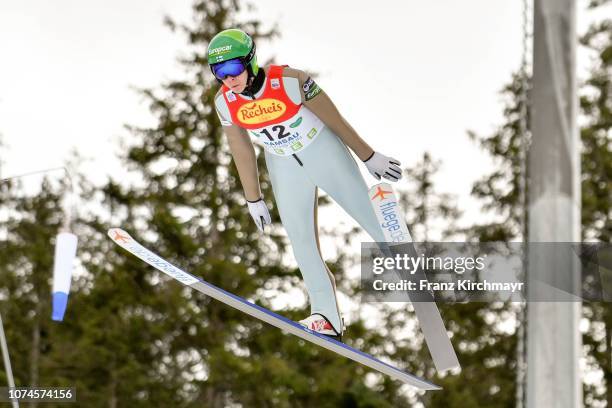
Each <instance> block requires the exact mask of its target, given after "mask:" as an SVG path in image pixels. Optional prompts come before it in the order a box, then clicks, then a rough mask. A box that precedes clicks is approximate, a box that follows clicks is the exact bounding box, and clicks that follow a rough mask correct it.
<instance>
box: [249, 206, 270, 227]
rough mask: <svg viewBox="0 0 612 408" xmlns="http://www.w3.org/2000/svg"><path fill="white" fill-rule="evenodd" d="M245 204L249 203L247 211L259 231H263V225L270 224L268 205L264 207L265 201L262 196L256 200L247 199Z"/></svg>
mask: <svg viewBox="0 0 612 408" xmlns="http://www.w3.org/2000/svg"><path fill="white" fill-rule="evenodd" d="M247 204H248V205H249V212H250V213H251V217H253V220H254V221H255V224H256V225H257V228H259V230H260V231H261V232H264V225H266V224H268V225H270V224H272V220H271V219H270V212H269V211H268V207H266V203H265V201H264V200H263V198H260V199H259V200H257V201H249V200H247Z"/></svg>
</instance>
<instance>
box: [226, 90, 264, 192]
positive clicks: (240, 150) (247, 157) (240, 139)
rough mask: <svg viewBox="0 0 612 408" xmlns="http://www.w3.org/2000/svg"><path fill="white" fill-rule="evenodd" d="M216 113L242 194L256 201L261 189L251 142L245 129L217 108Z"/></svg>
mask: <svg viewBox="0 0 612 408" xmlns="http://www.w3.org/2000/svg"><path fill="white" fill-rule="evenodd" d="M217 95H218V97H219V95H221V94H220V93H218V94H217ZM220 98H221V99H223V96H222V95H221V96H220ZM217 100H218V98H217V97H216V98H215V101H217ZM215 104H216V103H215ZM217 114H218V115H219V118H220V119H221V124H222V125H223V130H224V131H225V136H226V137H227V141H228V142H229V147H230V151H231V153H232V158H233V160H234V164H235V165H236V168H237V169H238V176H239V177H240V183H241V184H242V189H243V190H244V196H245V198H246V199H247V200H248V201H257V200H259V199H260V198H261V190H260V188H259V174H258V172H257V157H256V156H255V148H254V147H253V143H252V142H251V139H250V138H249V135H248V133H247V131H246V130H245V129H243V128H241V127H239V126H236V125H234V124H232V123H231V122H229V121H228V120H227V119H226V118H224V116H223V115H222V114H221V113H220V112H219V109H217Z"/></svg>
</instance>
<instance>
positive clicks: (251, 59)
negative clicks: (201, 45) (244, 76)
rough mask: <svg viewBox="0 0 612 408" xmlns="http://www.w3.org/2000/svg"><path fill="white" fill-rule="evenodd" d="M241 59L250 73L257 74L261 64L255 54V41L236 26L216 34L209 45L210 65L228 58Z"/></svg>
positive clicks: (208, 56) (208, 57) (208, 58)
mask: <svg viewBox="0 0 612 408" xmlns="http://www.w3.org/2000/svg"><path fill="white" fill-rule="evenodd" d="M235 58H238V59H240V60H241V61H242V62H243V63H244V65H245V67H246V68H247V70H248V71H249V74H250V75H253V76H255V75H257V71H258V70H259V66H258V65H257V57H256V56H255V42H254V41H253V39H252V38H251V37H250V36H249V35H248V34H247V33H245V32H244V31H242V30H238V29H236V28H230V29H229V30H223V31H221V32H220V33H219V34H217V35H215V36H214V37H213V39H212V40H210V44H209V45H208V52H207V60H208V65H214V64H218V63H219V62H224V61H227V60H231V59H235Z"/></svg>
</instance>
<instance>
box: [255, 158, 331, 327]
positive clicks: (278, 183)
mask: <svg viewBox="0 0 612 408" xmlns="http://www.w3.org/2000/svg"><path fill="white" fill-rule="evenodd" d="M306 150H308V149H306ZM265 158H266V166H267V168H268V173H269V175H270V180H271V182H272V190H273V191H274V198H275V200H276V205H277V208H278V212H279V215H280V217H281V221H282V223H283V226H284V227H285V230H286V231H287V235H288V236H289V240H290V241H291V246H292V248H293V254H294V256H295V259H296V261H297V263H298V266H299V268H300V272H301V274H302V277H303V278H304V283H305V284H306V288H307V290H308V295H309V297H310V304H311V313H320V314H322V315H324V316H325V317H326V318H327V319H328V320H329V321H330V323H331V324H332V325H333V326H334V328H335V329H336V331H338V332H339V333H340V332H341V331H342V323H341V318H340V312H339V310H338V302H337V299H336V284H335V280H334V277H333V275H332V274H331V272H330V271H329V270H328V269H327V265H325V262H324V261H323V259H322V257H321V253H320V251H319V242H318V231H317V187H316V185H315V184H314V183H313V182H312V181H311V180H310V177H309V176H308V174H306V172H305V171H304V168H303V167H302V166H300V164H299V163H298V162H297V161H296V160H295V159H294V158H293V157H291V156H288V157H281V156H276V155H274V154H271V153H269V152H267V151H266V152H265Z"/></svg>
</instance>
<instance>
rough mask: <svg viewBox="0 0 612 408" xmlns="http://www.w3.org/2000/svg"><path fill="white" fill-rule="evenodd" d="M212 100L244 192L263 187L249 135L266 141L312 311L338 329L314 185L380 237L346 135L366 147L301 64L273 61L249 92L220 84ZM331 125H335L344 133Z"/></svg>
mask: <svg viewBox="0 0 612 408" xmlns="http://www.w3.org/2000/svg"><path fill="white" fill-rule="evenodd" d="M315 102H316V103H315ZM215 106H216V109H217V113H218V115H219V117H220V119H221V123H222V124H223V126H224V129H225V131H226V132H225V133H226V135H227V137H228V140H229V143H230V148H231V151H232V155H233V158H234V162H235V163H236V166H237V167H238V170H239V175H240V179H241V182H242V184H243V187H244V189H245V195H246V196H247V199H249V200H256V199H257V198H259V196H260V195H261V193H260V192H259V184H258V176H257V170H256V164H253V163H254V157H255V156H254V151H253V146H252V144H251V140H250V138H249V135H250V136H251V137H252V138H253V141H254V142H255V143H258V144H260V145H262V146H263V147H264V149H265V160H266V167H267V169H268V172H269V175H270V180H271V182H272V190H273V192H274V197H275V199H276V204H277V208H278V212H279V214H280V217H281V221H282V224H283V226H284V227H285V230H286V231H287V235H288V236H289V240H290V242H291V245H292V248H293V253H294V256H295V259H296V261H297V264H298V266H299V269H300V272H301V274H302V277H303V279H304V283H305V285H306V288H307V291H308V295H309V299H310V304H311V313H320V314H322V315H324V316H325V317H327V319H329V321H330V322H331V323H332V325H333V326H334V328H335V329H336V331H338V332H339V333H341V332H342V327H343V326H342V321H341V317H340V312H339V309H338V302H337V299H336V292H335V289H336V288H335V279H334V277H333V275H332V274H331V272H330V271H329V269H328V268H327V265H326V264H325V262H324V261H323V259H322V257H321V252H320V246H319V237H318V225H317V193H318V188H322V189H323V190H324V191H325V192H326V193H327V194H328V195H329V196H330V197H331V198H332V199H333V200H334V201H335V202H336V203H338V204H339V205H340V206H341V207H342V208H343V209H344V210H345V211H346V212H347V213H348V214H349V215H350V216H351V217H353V218H354V219H355V220H356V221H357V222H358V223H359V224H360V225H361V226H362V227H363V228H364V229H365V230H366V231H367V232H368V234H369V235H370V236H371V237H372V239H373V240H374V241H376V242H384V241H385V238H384V235H383V232H382V230H381V228H380V226H379V224H378V220H377V218H376V214H375V213H374V210H373V209H372V206H371V204H370V199H369V196H368V186H367V185H366V183H365V181H364V179H363V177H362V175H361V172H360V171H359V167H358V165H357V163H356V162H355V160H354V158H353V156H352V155H351V153H350V152H349V150H348V148H347V146H346V144H345V141H344V140H346V141H347V143H350V145H351V148H353V150H354V151H355V153H356V154H357V155H358V156H360V158H361V159H362V160H365V159H366V158H367V157H368V155H369V154H371V152H372V149H371V148H370V147H369V146H368V145H367V144H366V143H365V142H363V140H361V139H360V138H359V136H358V135H357V134H356V133H355V131H354V130H353V129H352V128H351V127H350V125H348V123H347V122H346V121H345V120H344V119H343V118H342V116H341V115H340V114H339V112H338V111H337V109H336V108H335V106H334V105H333V104H332V103H331V100H329V97H328V96H327V95H326V94H325V93H324V92H323V91H322V90H321V88H319V87H318V85H317V84H316V83H315V82H314V81H313V80H312V79H310V78H309V77H307V75H306V74H305V73H304V72H303V71H299V70H295V69H291V68H285V67H283V66H277V65H276V66H275V65H272V66H270V67H269V70H268V71H267V75H266V79H265V83H264V85H263V86H262V88H261V89H260V90H259V92H257V93H256V94H255V97H254V98H253V99H251V98H248V97H245V96H243V95H240V94H234V93H233V92H232V91H231V90H229V89H228V88H226V87H225V86H223V87H222V89H221V90H220V91H219V92H218V93H217V96H216V97H215ZM310 107H312V110H311V109H310ZM313 110H316V111H317V114H315V113H314V112H313ZM332 129H338V131H337V133H341V134H342V139H341V137H340V136H339V135H338V134H337V133H335V132H334V131H333V130H332ZM245 140H246V141H247V142H248V144H247V143H246V142H245ZM364 156H365V157H364ZM247 163H251V164H247ZM253 169H255V170H253Z"/></svg>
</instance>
